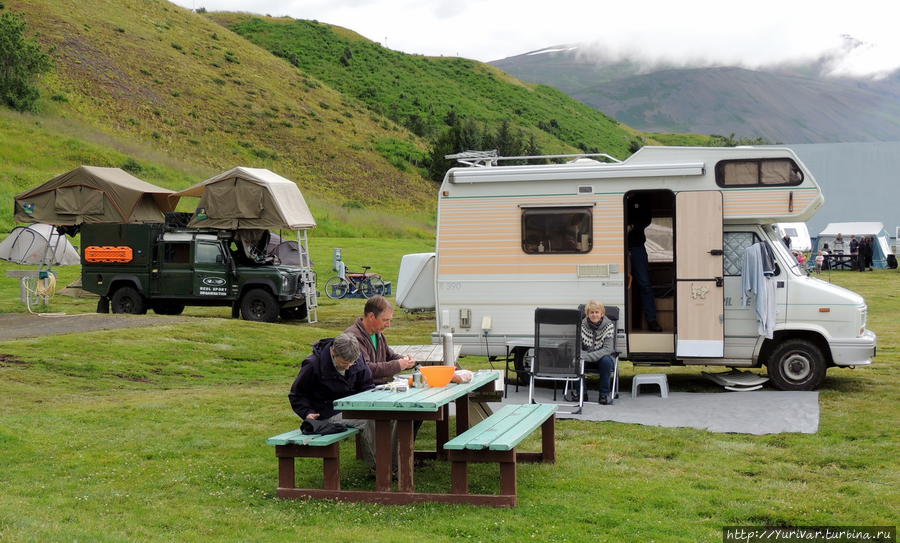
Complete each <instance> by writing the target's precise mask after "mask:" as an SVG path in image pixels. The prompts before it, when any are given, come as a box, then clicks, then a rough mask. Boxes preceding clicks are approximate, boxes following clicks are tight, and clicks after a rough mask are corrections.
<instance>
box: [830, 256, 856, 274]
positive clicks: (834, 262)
mask: <svg viewBox="0 0 900 543" xmlns="http://www.w3.org/2000/svg"><path fill="white" fill-rule="evenodd" d="M855 267H856V255H851V254H843V253H832V254H828V255H825V266H824V268H825V269H832V270H839V269H845V270H852V269H854V268H855Z"/></svg>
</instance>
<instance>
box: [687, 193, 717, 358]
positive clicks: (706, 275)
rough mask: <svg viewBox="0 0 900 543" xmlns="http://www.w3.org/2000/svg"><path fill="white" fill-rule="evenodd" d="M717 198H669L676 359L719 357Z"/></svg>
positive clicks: (696, 195) (699, 195)
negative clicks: (672, 217)
mask: <svg viewBox="0 0 900 543" xmlns="http://www.w3.org/2000/svg"><path fill="white" fill-rule="evenodd" d="M722 249H723V244H722V193H721V192H718V191H698V192H679V193H678V194H676V196H675V255H676V256H675V260H676V263H675V279H676V285H677V286H676V296H677V298H676V304H675V305H676V308H677V317H678V318H677V320H676V322H677V323H678V330H677V338H678V339H677V343H676V348H675V354H676V356H678V357H701V358H717V357H719V358H720V357H722V356H724V355H725V305H724V304H725V288H724V282H723V271H722V259H723V255H724V251H723V250H722Z"/></svg>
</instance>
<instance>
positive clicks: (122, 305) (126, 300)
mask: <svg viewBox="0 0 900 543" xmlns="http://www.w3.org/2000/svg"><path fill="white" fill-rule="evenodd" d="M119 312H120V313H134V300H132V299H131V296H123V297H122V299H121V300H119Z"/></svg>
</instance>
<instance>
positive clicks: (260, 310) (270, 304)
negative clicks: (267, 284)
mask: <svg viewBox="0 0 900 543" xmlns="http://www.w3.org/2000/svg"><path fill="white" fill-rule="evenodd" d="M241 317H243V318H244V320H246V321H257V322H275V321H276V320H278V300H276V299H275V296H272V294H270V293H269V291H267V290H264V289H261V288H254V289H250V290H248V291H247V292H246V293H244V296H243V298H241Z"/></svg>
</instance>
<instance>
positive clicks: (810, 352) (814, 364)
mask: <svg viewBox="0 0 900 543" xmlns="http://www.w3.org/2000/svg"><path fill="white" fill-rule="evenodd" d="M766 368H767V370H768V374H769V378H770V379H771V380H772V384H774V385H775V386H776V387H777V388H778V389H780V390H815V389H817V388H819V385H820V384H822V380H823V379H824V378H825V357H824V356H823V355H822V352H821V351H820V350H819V348H818V347H816V346H815V345H814V344H813V343H812V342H809V341H807V340H805V339H790V340H787V341H785V342H783V343H781V344H780V345H779V346H777V347H776V348H775V350H774V351H772V354H771V355H770V356H769V360H768V361H767V362H766Z"/></svg>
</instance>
